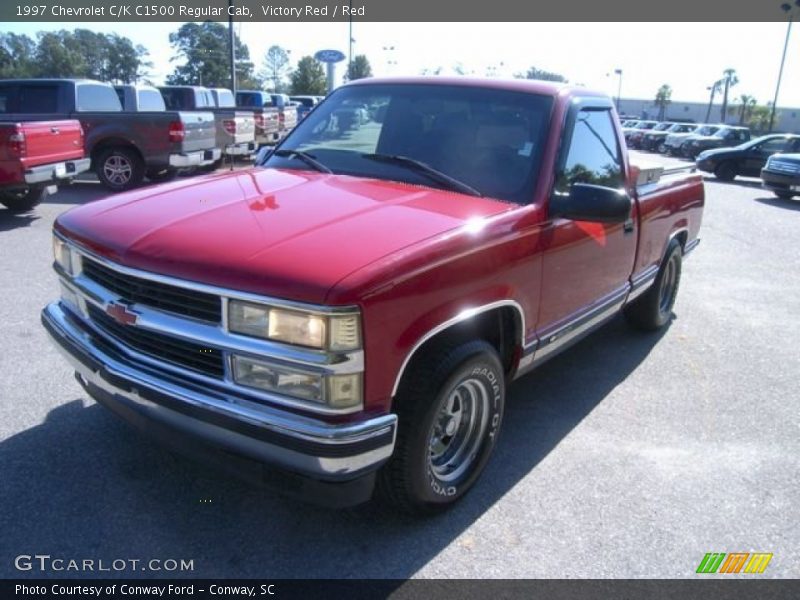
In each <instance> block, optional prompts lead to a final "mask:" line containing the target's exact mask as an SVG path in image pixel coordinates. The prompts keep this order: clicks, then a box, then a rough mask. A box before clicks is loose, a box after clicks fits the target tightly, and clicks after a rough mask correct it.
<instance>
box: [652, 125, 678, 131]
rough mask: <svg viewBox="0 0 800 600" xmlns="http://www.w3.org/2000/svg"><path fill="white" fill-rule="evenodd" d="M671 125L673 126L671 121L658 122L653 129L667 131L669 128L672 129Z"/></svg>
mask: <svg viewBox="0 0 800 600" xmlns="http://www.w3.org/2000/svg"><path fill="white" fill-rule="evenodd" d="M672 127H673V124H672V123H659V124H658V125H656V126H655V127H653V131H668V130H669V129H672Z"/></svg>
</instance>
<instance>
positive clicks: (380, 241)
mask: <svg viewBox="0 0 800 600" xmlns="http://www.w3.org/2000/svg"><path fill="white" fill-rule="evenodd" d="M512 207H513V205H511V204H508V203H506V202H501V201H498V200H492V199H486V198H475V197H472V196H465V195H462V194H458V193H453V192H447V191H441V190H435V189H431V188H427V187H421V186H413V185H408V184H404V183H399V182H393V181H381V180H374V179H362V178H355V177H349V176H344V175H327V174H323V173H316V172H311V171H300V170H276V169H261V168H255V169H248V170H242V171H235V172H228V173H220V174H213V175H209V176H206V177H200V178H194V179H187V180H183V181H179V182H174V183H170V184H165V185H160V186H154V187H150V188H146V189H141V190H135V191H133V192H128V193H125V194H118V195H116V196H112V197H109V198H107V199H104V200H100V201H97V202H92V203H89V204H87V205H84V206H81V207H78V208H75V209H73V210H71V211H69V212H67V213H64V214H63V215H61V216H60V217H59V219H58V220H57V221H56V225H55V227H56V229H57V230H58V231H60V232H61V233H63V234H64V235H66V236H67V237H69V238H72V239H74V240H76V241H78V242H79V243H81V244H82V245H84V246H85V247H87V248H88V249H89V250H91V251H93V252H95V253H97V254H99V255H101V256H104V257H106V258H108V259H109V260H112V261H115V262H119V263H121V264H123V265H127V266H129V267H134V268H138V269H142V270H146V271H152V272H155V273H159V274H164V275H171V276H174V277H179V278H183V279H188V280H192V281H198V282H202V283H206V284H212V285H218V286H222V287H227V288H231V289H236V290H242V291H248V292H253V293H257V294H265V295H270V296H276V297H283V298H287V299H292V300H298V301H304V302H311V303H323V302H324V301H325V297H326V295H327V293H328V291H329V290H330V289H331V288H332V287H333V286H334V285H335V284H336V283H337V282H338V281H340V280H341V279H342V278H344V277H345V276H347V275H349V274H350V273H352V272H354V271H356V270H358V269H360V268H363V267H365V266H367V265H369V264H370V263H372V262H374V261H376V260H378V259H381V258H383V257H386V256H388V255H390V254H392V253H394V252H397V251H399V250H401V249H403V248H406V247H408V246H410V245H413V244H416V243H419V242H422V241H424V240H426V239H429V238H432V237H436V236H439V235H441V234H444V233H446V232H448V231H451V230H454V229H458V228H461V227H463V226H464V225H465V224H467V223H468V222H470V220H472V219H479V218H484V217H488V216H490V215H494V214H497V213H500V212H504V211H506V210H509V209H510V208H512ZM421 246H424V244H422V245H421ZM387 275H388V274H387Z"/></svg>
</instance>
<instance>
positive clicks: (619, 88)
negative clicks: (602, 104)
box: [614, 69, 622, 113]
mask: <svg viewBox="0 0 800 600" xmlns="http://www.w3.org/2000/svg"><path fill="white" fill-rule="evenodd" d="M614 74H616V75H619V82H617V112H618V113H619V99H620V98H621V97H622V69H614Z"/></svg>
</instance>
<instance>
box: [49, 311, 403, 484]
mask: <svg viewBox="0 0 800 600" xmlns="http://www.w3.org/2000/svg"><path fill="white" fill-rule="evenodd" d="M42 324H43V325H44V327H45V329H46V330H47V331H48V333H49V334H50V336H51V337H52V338H53V340H54V341H55V343H56V345H57V347H58V348H59V349H60V350H61V352H62V353H63V354H64V355H65V356H66V358H67V360H68V361H69V362H70V364H71V365H72V367H73V368H74V369H75V371H76V375H77V377H78V380H79V381H80V382H81V384H82V385H83V386H84V388H85V389H86V390H87V392H89V394H90V395H92V396H93V397H94V398H95V399H96V400H98V401H99V402H100V403H101V404H105V405H107V406H108V407H109V408H112V409H113V410H114V411H115V412H117V414H120V415H121V416H123V417H125V418H127V420H129V421H133V420H134V419H133V418H132V417H127V415H134V414H135V415H136V416H137V418H139V420H141V419H140V417H144V419H145V422H146V423H147V422H150V423H153V425H154V426H155V425H156V424H158V425H159V426H164V425H166V426H167V427H169V428H171V429H173V430H177V431H178V432H179V433H183V434H187V435H188V436H189V437H191V438H193V439H196V440H198V441H200V442H205V443H207V444H210V445H211V446H214V447H216V448H220V449H223V450H226V451H228V452H233V453H235V454H237V455H240V456H242V457H245V458H248V459H252V460H255V461H257V462H259V463H263V464H266V465H271V466H275V467H279V468H281V469H284V470H287V471H290V472H292V473H295V474H298V475H301V476H305V477H310V478H312V479H317V480H322V481H326V482H334V483H336V482H348V481H351V480H354V479H356V478H359V477H360V476H362V475H365V474H369V473H372V472H374V471H375V470H377V469H378V467H380V466H381V465H382V464H383V463H384V462H386V460H388V458H389V457H390V456H391V455H392V452H393V450H394V443H395V434H396V429H397V416H396V415H393V414H390V415H382V416H378V417H373V418H370V419H366V420H363V421H358V422H351V423H343V424H330V423H326V422H323V421H320V420H317V419H312V418H309V417H303V416H300V415H297V414H294V413H289V412H287V411H282V410H278V409H274V408H271V407H267V406H264V405H260V404H259V405H256V404H254V403H253V402H248V401H246V400H244V399H241V398H237V397H235V396H233V395H232V394H231V393H230V392H229V391H226V390H221V389H214V388H213V387H211V386H208V385H205V384H204V385H199V384H195V383H193V382H191V381H189V380H186V379H185V378H182V377H179V376H177V375H175V374H172V373H168V372H162V371H159V370H157V369H155V368H150V367H148V366H146V365H141V364H136V363H134V362H133V361H132V360H130V358H129V357H126V356H125V355H124V354H122V353H121V352H118V351H117V350H116V349H114V348H113V347H111V346H107V345H104V344H102V343H98V342H97V337H96V334H94V333H93V332H92V331H91V330H90V329H88V328H87V327H86V326H85V325H84V324H83V323H82V322H81V321H80V320H79V319H78V318H76V317H74V316H73V315H72V313H71V312H70V311H69V310H68V309H65V308H64V307H63V306H62V305H61V304H60V303H57V302H54V303H52V304H50V305H48V306H47V307H45V309H44V310H43V311H42Z"/></svg>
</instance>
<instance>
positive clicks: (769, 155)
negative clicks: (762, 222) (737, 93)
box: [621, 119, 800, 199]
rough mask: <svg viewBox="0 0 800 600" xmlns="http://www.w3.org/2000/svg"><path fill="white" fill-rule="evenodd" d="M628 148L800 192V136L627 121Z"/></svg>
mask: <svg viewBox="0 0 800 600" xmlns="http://www.w3.org/2000/svg"><path fill="white" fill-rule="evenodd" d="M621 124H622V132H623V135H624V137H625V142H626V144H627V146H628V147H629V148H633V149H639V150H646V151H650V152H658V153H661V154H668V155H677V156H682V157H685V158H691V159H694V160H695V161H696V164H697V168H698V169H699V170H700V171H705V172H707V173H713V174H714V176H715V177H716V178H717V179H720V180H721V181H733V180H734V179H735V178H736V177H739V176H741V177H760V178H761V180H762V183H763V186H764V187H765V188H766V189H769V190H771V191H773V192H774V193H775V195H776V196H778V197H779V198H784V199H788V198H792V197H794V196H800V135H794V134H785V133H775V134H769V135H765V136H761V137H759V138H755V139H751V138H750V130H749V129H748V128H747V127H737V126H733V125H724V124H707V123H700V124H697V123H672V122H657V121H648V120H637V119H625V120H623V121H622V123H621Z"/></svg>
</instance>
